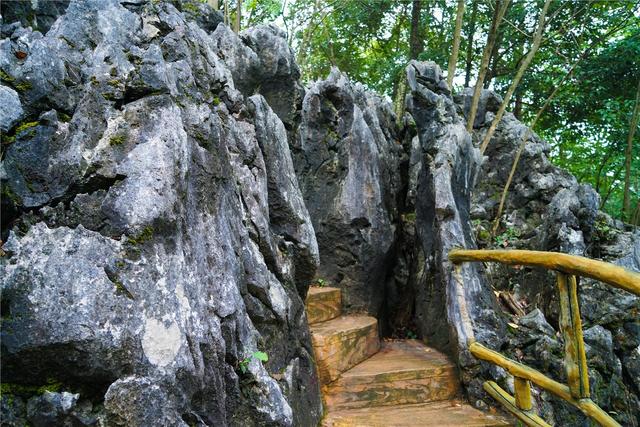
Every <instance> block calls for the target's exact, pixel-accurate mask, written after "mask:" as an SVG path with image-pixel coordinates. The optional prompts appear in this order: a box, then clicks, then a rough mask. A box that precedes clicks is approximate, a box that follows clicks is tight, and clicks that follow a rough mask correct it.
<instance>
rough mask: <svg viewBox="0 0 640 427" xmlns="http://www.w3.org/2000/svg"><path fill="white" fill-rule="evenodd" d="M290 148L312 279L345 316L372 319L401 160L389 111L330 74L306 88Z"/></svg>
mask: <svg viewBox="0 0 640 427" xmlns="http://www.w3.org/2000/svg"><path fill="white" fill-rule="evenodd" d="M301 116H302V117H301V124H300V128H299V134H298V137H297V138H296V139H295V140H294V142H293V152H294V159H295V164H296V172H297V174H298V176H299V179H300V186H301V189H302V192H303V194H304V198H305V202H306V205H307V207H308V209H309V214H310V216H311V219H312V221H313V226H314V229H315V232H316V238H317V239H318V246H319V248H320V256H321V263H320V269H319V271H318V274H319V276H320V277H321V278H323V279H325V280H328V281H329V282H330V283H332V284H333V285H334V286H338V287H340V288H341V289H342V290H343V293H342V295H343V303H344V304H345V307H346V309H347V310H353V311H365V312H368V313H370V314H371V315H374V316H377V315H378V314H379V313H380V311H381V309H382V305H383V297H384V293H385V283H386V276H387V275H388V274H389V272H390V271H391V267H392V265H393V259H394V250H395V248H394V244H395V242H396V239H397V234H396V222H397V221H398V199H397V198H398V196H399V194H401V192H400V187H401V180H400V170H399V163H400V161H401V158H402V156H403V151H402V146H401V145H400V140H399V138H400V135H399V129H398V126H397V124H396V121H395V116H394V114H393V112H392V108H391V104H390V103H388V102H384V101H383V100H382V99H381V98H380V97H379V96H377V95H375V94H373V93H371V92H370V91H367V90H366V89H365V88H364V87H362V86H361V85H359V84H354V83H351V82H350V81H349V79H348V78H347V77H346V76H345V75H344V74H342V73H340V72H339V71H338V70H337V69H333V70H332V71H331V74H330V75H329V77H328V78H327V79H326V80H322V81H319V82H316V83H314V84H312V85H311V87H310V88H309V89H308V90H307V93H306V95H305V98H304V102H303V104H302V113H301Z"/></svg>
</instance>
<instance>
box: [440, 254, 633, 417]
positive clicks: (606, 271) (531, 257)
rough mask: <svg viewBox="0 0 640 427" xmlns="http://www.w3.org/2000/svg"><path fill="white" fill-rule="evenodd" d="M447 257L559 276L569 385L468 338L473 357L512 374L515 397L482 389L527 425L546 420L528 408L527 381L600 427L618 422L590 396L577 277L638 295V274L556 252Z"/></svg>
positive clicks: (491, 388)
mask: <svg viewBox="0 0 640 427" xmlns="http://www.w3.org/2000/svg"><path fill="white" fill-rule="evenodd" d="M449 260H450V261H451V262H453V263H454V264H458V263H461V262H483V261H485V262H486V261H488V262H499V263H502V264H510V265H528V266H532V267H542V268H545V269H547V270H554V271H556V273H557V276H558V278H557V280H558V291H559V295H560V300H559V301H560V330H561V331H562V335H563V339H564V344H565V357H564V358H565V360H564V365H565V369H566V374H567V382H568V386H567V385H564V384H561V383H559V382H557V381H554V380H552V379H551V378H549V377H547V376H545V375H544V374H542V373H541V372H538V371H536V370H535V369H532V368H530V367H528V366H525V365H523V364H521V363H518V362H516V361H514V360H511V359H509V358H507V357H505V356H503V355H501V354H500V353H498V352H496V351H494V350H491V349H488V348H486V347H484V346H483V345H482V344H480V343H477V342H475V341H473V340H471V341H470V342H469V351H470V352H471V354H473V355H474V356H475V357H477V358H478V359H481V360H486V361H487V362H490V363H493V364H495V365H498V366H501V367H502V368H504V369H506V370H507V371H509V373H511V374H512V375H513V376H514V389H515V397H513V396H511V395H510V394H509V393H507V392H506V391H504V390H503V389H502V388H500V387H499V386H498V385H497V384H496V383H495V382H493V381H485V383H484V386H483V388H484V389H485V391H486V392H487V393H489V394H490V395H491V396H492V397H493V398H494V399H496V400H497V401H498V402H500V403H502V405H503V406H504V407H505V408H506V409H507V410H508V411H509V412H511V413H512V414H514V415H515V416H516V417H518V419H519V420H520V421H522V422H523V423H524V424H526V425H528V426H531V427H546V426H548V424H547V423H546V422H545V421H544V420H542V419H541V418H540V417H538V416H537V415H536V414H535V413H534V412H533V409H532V402H531V391H530V383H534V384H536V385H537V386H539V387H542V388H543V389H545V390H547V391H550V392H551V393H554V394H555V395H556V396H558V397H560V398H561V399H563V400H565V401H566V402H568V403H570V404H572V405H574V406H575V407H576V408H578V409H580V410H581V411H582V412H583V413H584V414H585V415H587V416H588V417H590V418H591V419H593V420H595V421H597V422H598V423H599V424H600V425H603V426H605V427H619V426H620V424H618V423H617V422H616V421H615V420H614V419H613V418H611V416H610V415H609V414H607V413H606V412H605V411H604V410H602V408H600V407H599V406H598V405H597V404H596V403H595V402H593V401H592V400H591V399H590V398H589V376H588V370H587V359H586V355H585V350H584V342H583V339H582V321H581V319H580V309H579V301H578V291H577V289H578V284H577V279H576V276H583V277H590V278H592V279H595V280H599V281H601V282H604V283H607V284H609V285H611V286H614V287H616V288H618V289H623V290H625V291H628V292H631V293H633V294H636V295H640V274H638V273H634V272H632V271H629V270H626V269H624V268H622V267H620V266H617V265H613V264H610V263H607V262H603V261H596V260H592V259H589V258H584V257H581V256H576V255H568V254H563V253H557V252H540V251H525V250H466V249H453V250H451V251H450V252H449Z"/></svg>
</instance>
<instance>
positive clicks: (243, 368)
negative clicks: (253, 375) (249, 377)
mask: <svg viewBox="0 0 640 427" xmlns="http://www.w3.org/2000/svg"><path fill="white" fill-rule="evenodd" d="M251 359H256V360H259V361H260V362H263V363H264V362H267V361H268V360H269V356H268V355H267V353H265V352H263V351H254V352H253V353H251V355H249V356H247V357H245V358H244V359H242V360H241V361H240V362H239V363H238V367H239V368H240V372H242V373H243V374H246V373H247V370H248V369H249V362H251Z"/></svg>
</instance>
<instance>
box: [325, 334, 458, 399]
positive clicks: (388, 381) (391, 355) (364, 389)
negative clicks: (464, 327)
mask: <svg viewBox="0 0 640 427" xmlns="http://www.w3.org/2000/svg"><path fill="white" fill-rule="evenodd" d="M457 392H458V378H457V375H456V367H455V365H454V364H453V363H451V362H450V361H449V359H448V358H447V357H446V356H445V355H444V354H442V353H440V352H438V351H436V350H434V349H432V348H429V347H427V346H425V345H424V344H422V343H421V342H419V341H416V340H405V341H387V342H383V343H382V347H381V349H380V351H379V352H378V353H376V354H375V355H373V356H372V357H371V358H369V359H367V360H365V361H364V362H362V363H360V364H359V365H356V366H355V367H353V368H351V369H350V370H348V371H346V372H344V373H342V375H340V378H339V379H337V380H336V381H334V382H333V383H331V384H329V385H327V386H325V387H324V389H323V394H324V398H325V404H326V406H327V408H328V409H329V410H330V411H332V410H336V411H338V410H344V409H355V408H364V407H373V406H383V405H404V404H413V403H426V402H434V401H439V400H447V399H452V398H454V397H455V396H456V394H457Z"/></svg>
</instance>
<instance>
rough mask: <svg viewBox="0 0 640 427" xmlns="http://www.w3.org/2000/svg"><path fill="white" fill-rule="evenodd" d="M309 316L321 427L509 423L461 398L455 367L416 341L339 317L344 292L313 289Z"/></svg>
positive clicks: (371, 322)
mask: <svg viewBox="0 0 640 427" xmlns="http://www.w3.org/2000/svg"><path fill="white" fill-rule="evenodd" d="M306 308H307V319H308V321H309V325H310V329H311V336H312V341H313V348H314V352H315V357H316V363H317V366H318V374H319V376H320V381H321V384H322V395H323V399H324V404H325V417H324V419H323V421H322V425H323V426H324V427H382V426H456V427H458V426H474V427H475V426H478V427H480V426H485V427H486V426H507V425H511V424H510V423H508V422H507V421H505V420H504V419H503V418H501V417H499V416H496V415H489V414H485V413H482V412H480V411H478V410H477V409H474V408H472V407H471V406H469V405H467V404H465V403H462V402H460V401H459V400H456V399H455V397H456V395H457V394H458V392H459V381H458V378H457V374H456V367H455V365H454V364H452V363H451V362H450V361H449V360H448V359H447V357H446V356H445V355H443V354H442V353H439V352H438V351H436V350H434V349H432V348H429V347H427V346H425V345H424V344H422V343H421V342H419V341H417V340H398V341H384V342H382V343H381V342H380V338H379V336H378V321H377V320H376V319H375V318H374V317H371V316H364V315H342V298H341V291H340V289H337V288H329V287H311V288H310V289H309V293H308V295H307V302H306Z"/></svg>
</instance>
